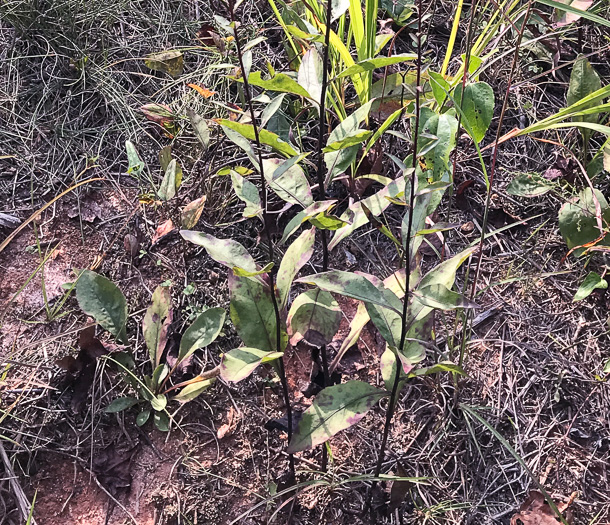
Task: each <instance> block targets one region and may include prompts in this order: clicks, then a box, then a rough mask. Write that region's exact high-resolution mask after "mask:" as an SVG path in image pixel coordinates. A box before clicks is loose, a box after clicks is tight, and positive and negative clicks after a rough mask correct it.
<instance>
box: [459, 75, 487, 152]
mask: <svg viewBox="0 0 610 525" xmlns="http://www.w3.org/2000/svg"><path fill="white" fill-rule="evenodd" d="M460 92H461V86H458V89H457V90H456V104H459V103H460V100H459V99H460ZM494 104H495V99H494V92H493V89H492V88H491V86H489V84H486V83H485V82H475V83H473V84H468V85H467V86H466V89H465V90H464V97H463V99H462V105H461V108H462V113H463V118H466V119H467V120H468V123H469V124H470V129H471V131H472V133H473V137H472V138H473V139H474V140H476V141H477V142H481V141H482V140H483V138H484V137H485V133H487V129H488V128H489V125H490V124H491V120H492V118H493V116H494Z"/></svg>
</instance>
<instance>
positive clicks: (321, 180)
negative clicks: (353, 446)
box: [316, 0, 332, 471]
mask: <svg viewBox="0 0 610 525" xmlns="http://www.w3.org/2000/svg"><path fill="white" fill-rule="evenodd" d="M331 17H332V1H331V0H327V2H326V34H325V36H324V55H323V58H322V92H321V94H320V107H319V115H320V121H319V123H318V144H317V148H316V155H317V165H316V175H317V179H318V195H319V199H320V201H324V200H326V181H325V178H326V177H325V175H324V154H323V152H322V149H323V148H324V129H325V127H326V90H327V87H328V68H329V65H330V64H329V63H328V62H329V50H330V19H331ZM320 238H321V240H322V271H323V272H325V271H327V270H328V237H327V235H326V230H320ZM320 357H321V359H322V373H323V375H324V387H327V386H330V385H331V378H330V374H329V372H328V352H327V351H326V345H322V346H321V347H320ZM327 463H328V452H327V450H326V444H322V471H326V466H327Z"/></svg>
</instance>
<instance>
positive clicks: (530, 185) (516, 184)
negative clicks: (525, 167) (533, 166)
mask: <svg viewBox="0 0 610 525" xmlns="http://www.w3.org/2000/svg"><path fill="white" fill-rule="evenodd" d="M551 188H552V186H551V185H550V184H549V181H548V180H546V179H545V178H544V177H541V176H540V175H537V174H535V173H521V174H520V175H517V176H516V177H515V178H514V179H513V180H511V181H510V184H509V185H508V186H507V188H506V192H507V193H509V194H510V195H514V196H516V197H539V196H541V195H544V194H545V193H548V192H549V191H550V190H551Z"/></svg>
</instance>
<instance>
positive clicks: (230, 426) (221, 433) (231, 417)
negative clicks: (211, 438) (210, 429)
mask: <svg viewBox="0 0 610 525" xmlns="http://www.w3.org/2000/svg"><path fill="white" fill-rule="evenodd" d="M238 422H239V416H238V414H237V412H236V411H235V409H234V408H233V407H231V408H230V409H229V413H228V414H227V422H226V423H224V424H223V425H220V427H218V431H217V432H216V436H217V437H218V439H223V438H225V437H228V436H230V435H231V434H233V432H235V429H236V428H237V423H238Z"/></svg>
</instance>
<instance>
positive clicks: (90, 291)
mask: <svg viewBox="0 0 610 525" xmlns="http://www.w3.org/2000/svg"><path fill="white" fill-rule="evenodd" d="M76 299H77V300H78V304H79V306H80V307H81V310H82V311H83V312H85V313H86V314H87V315H90V316H91V317H93V318H94V319H95V320H96V321H97V322H98V323H99V325H100V326H101V327H102V328H104V329H105V330H108V331H109V332H110V333H111V334H112V335H114V336H115V337H116V338H117V339H118V340H119V341H121V342H122V343H125V344H127V332H126V331H125V323H126V322H127V301H126V300H125V296H124V295H123V292H121V290H120V289H119V288H118V286H117V285H116V284H114V283H113V282H112V281H110V280H108V279H106V278H105V277H102V276H101V275H99V274H97V273H95V272H91V271H89V270H84V271H83V272H82V273H81V274H80V276H79V278H78V281H77V283H76Z"/></svg>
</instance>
